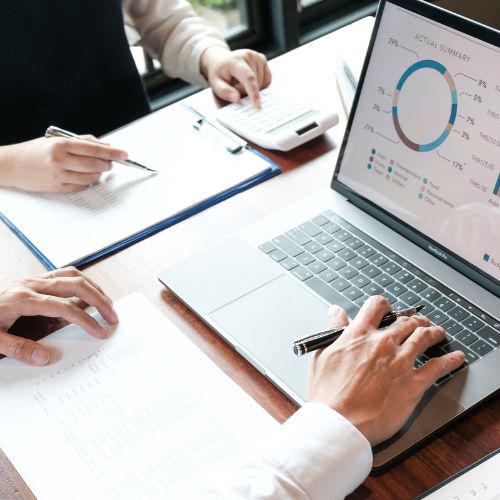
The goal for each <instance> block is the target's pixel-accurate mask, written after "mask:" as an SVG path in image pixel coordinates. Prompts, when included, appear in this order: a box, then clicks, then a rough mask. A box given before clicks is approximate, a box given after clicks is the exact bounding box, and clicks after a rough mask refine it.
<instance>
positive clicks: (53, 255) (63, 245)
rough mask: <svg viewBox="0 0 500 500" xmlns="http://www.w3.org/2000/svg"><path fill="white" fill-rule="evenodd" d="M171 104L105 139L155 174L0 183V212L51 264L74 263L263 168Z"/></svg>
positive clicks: (119, 171) (122, 171) (121, 169)
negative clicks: (84, 184)
mask: <svg viewBox="0 0 500 500" xmlns="http://www.w3.org/2000/svg"><path fill="white" fill-rule="evenodd" d="M195 121H196V115H195V114H194V113H192V112H190V111H188V110H187V109H186V108H185V107H184V106H182V105H180V104H177V105H173V106H170V107H168V108H164V109H162V110H160V111H157V112H156V113H153V114H151V115H149V116H147V117H145V118H143V119H142V120H139V121H137V122H135V123H133V124H132V125H130V126H127V127H125V128H122V129H120V130H118V131H116V132H114V133H112V134H109V135H108V136H106V137H105V140H106V141H108V142H109V143H111V144H113V146H116V147H121V148H123V149H125V150H126V151H127V152H128V154H129V156H130V158H131V159H133V160H135V161H137V162H139V163H141V164H143V165H146V166H148V167H150V168H152V169H154V170H157V171H158V172H159V174H158V175H155V174H151V173H148V172H147V171H143V170H139V169H136V168H132V167H127V166H124V165H121V164H117V163H115V164H114V166H113V169H112V170H111V171H110V172H106V173H105V174H103V176H102V177H101V180H100V182H99V184H97V185H96V186H94V187H91V188H87V189H86V190H84V191H81V192H79V193H70V194H32V193H24V192H20V191H14V190H7V189H2V188H0V200H1V203H0V211H2V212H3V214H4V215H5V216H6V217H7V218H8V219H9V220H10V221H11V222H12V223H13V224H14V225H15V226H16V227H17V228H18V229H19V230H20V231H21V232H22V233H23V234H24V235H25V236H26V237H27V238H28V239H29V240H30V241H31V242H32V243H33V244H34V245H35V246H36V247H37V248H38V249H39V250H40V251H41V253H42V254H44V255H45V257H46V258H47V259H48V260H49V261H51V262H52V263H53V264H54V265H55V266H56V267H63V266H65V265H68V264H71V263H74V262H77V261H78V260H80V259H82V258H83V257H86V256H88V255H92V254H94V253H96V252H97V251H99V250H102V249H104V248H107V247H109V246H111V245H113V244H115V243H117V242H118V241H121V240H123V239H125V238H128V237H129V236H131V235H133V234H135V233H137V232H139V231H142V230H144V229H146V228H149V227H151V226H154V225H155V224H157V223H158V222H160V221H162V220H165V219H167V218H169V217H171V216H173V215H175V214H177V213H179V212H183V211H184V210H185V209H187V208H189V207H192V206H195V205H197V204H198V203H200V202H202V201H204V200H206V199H208V198H211V197H212V196H213V195H216V194H218V193H221V192H224V191H226V190H227V189H229V188H231V187H233V186H235V185H237V184H240V183H241V182H243V181H245V180H247V179H250V178H252V177H254V176H256V175H257V174H259V173H260V172H263V171H265V170H267V169H268V168H269V167H270V164H269V162H268V161H266V160H265V159H263V158H261V157H259V156H257V155H255V154H252V153H249V152H248V151H242V152H240V153H238V154H231V153H229V152H228V151H227V150H226V146H227V144H228V143H229V142H230V141H225V140H224V139H223V138H222V136H220V135H219V134H217V135H216V137H214V134H213V133H212V131H211V130H210V127H209V126H208V125H206V124H205V125H203V126H202V128H201V130H200V131H198V130H196V129H195V128H194V127H193V123H194V122H195Z"/></svg>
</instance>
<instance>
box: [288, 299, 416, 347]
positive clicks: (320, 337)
mask: <svg viewBox="0 0 500 500" xmlns="http://www.w3.org/2000/svg"><path fill="white" fill-rule="evenodd" d="M423 308H424V306H423V305H419V306H416V307H409V308H408V309H402V310H400V311H391V312H388V313H386V314H385V315H384V317H383V318H382V321H381V322H380V324H379V328H385V327H386V326H389V325H391V324H392V323H394V322H395V321H396V320H397V319H398V318H400V317H403V316H406V317H410V316H414V315H415V314H418V313H419V312H420V311H421V310H422V309H423ZM344 330H345V328H334V329H333V330H325V331H324V332H319V333H314V334H313V335H309V336H307V337H304V338H302V339H299V340H296V341H295V342H294V343H293V352H294V353H295V354H296V355H297V356H302V355H303V354H306V353H308V352H311V351H316V350H317V349H321V348H323V347H327V346H329V345H331V344H333V343H334V342H335V341H336V340H337V339H338V338H339V337H340V336H341V335H342V333H343V332H344Z"/></svg>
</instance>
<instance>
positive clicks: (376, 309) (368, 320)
mask: <svg viewBox="0 0 500 500" xmlns="http://www.w3.org/2000/svg"><path fill="white" fill-rule="evenodd" d="M388 312H391V306H390V304H389V302H388V301H387V299H386V298H385V297H382V296H381V295H375V296H373V297H370V298H369V299H368V300H367V301H366V302H365V303H364V304H363V307H362V308H361V309H360V310H359V312H358V314H356V317H355V318H354V320H353V321H352V323H351V326H352V329H353V330H355V331H358V332H360V333H361V334H364V333H367V332H369V331H371V330H378V328H379V325H380V322H381V321H382V318H383V317H384V315H385V314H387V313H388Z"/></svg>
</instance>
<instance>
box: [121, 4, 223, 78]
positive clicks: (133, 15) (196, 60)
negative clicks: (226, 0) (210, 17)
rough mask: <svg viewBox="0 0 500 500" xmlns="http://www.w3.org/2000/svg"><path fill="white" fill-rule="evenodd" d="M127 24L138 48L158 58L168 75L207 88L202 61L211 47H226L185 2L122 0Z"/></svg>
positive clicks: (214, 31) (215, 31) (216, 33)
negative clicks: (131, 27)
mask: <svg viewBox="0 0 500 500" xmlns="http://www.w3.org/2000/svg"><path fill="white" fill-rule="evenodd" d="M122 6H123V11H124V17H125V24H126V25H129V26H130V25H131V26H133V28H134V29H135V30H136V31H137V33H138V34H139V40H138V42H137V43H138V44H139V45H142V46H143V47H144V49H145V50H146V51H147V52H148V53H149V54H150V55H151V56H152V57H154V58H157V59H158V60H159V61H160V62H161V64H162V67H163V70H164V71H165V73H167V75H169V76H171V77H173V78H182V79H183V80H185V81H187V82H189V83H192V84H193V85H198V86H200V87H206V86H207V81H206V80H205V78H204V77H203V75H202V74H201V73H200V57H201V54H202V53H203V51H204V50H205V49H207V48H208V47H212V46H220V47H225V48H228V47H227V44H226V42H225V41H224V38H223V37H222V35H221V34H220V33H219V32H218V31H217V30H215V29H213V28H211V27H210V26H208V25H207V24H206V23H205V21H204V20H202V19H201V18H200V17H199V16H197V15H196V14H195V12H194V11H193V9H192V7H191V5H190V4H189V2H187V1H186V0H122Z"/></svg>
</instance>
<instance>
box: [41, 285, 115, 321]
mask: <svg viewBox="0 0 500 500" xmlns="http://www.w3.org/2000/svg"><path fill="white" fill-rule="evenodd" d="M41 283H43V286H41V287H37V290H36V291H37V292H38V293H43V294H45V295H52V296H56V297H65V298H71V297H77V298H79V299H82V300H83V301H84V302H85V303H87V304H89V305H90V306H94V307H95V308H97V310H98V311H99V312H100V314H101V316H102V317H103V318H104V319H105V320H106V321H107V322H108V323H116V322H117V321H118V315H117V314H116V312H115V310H114V309H113V303H112V302H111V300H110V299H109V298H108V297H106V296H105V295H103V294H102V293H101V292H99V290H97V289H96V288H95V287H94V286H92V284H91V283H89V281H87V280H86V279H85V278H84V277H83V276H80V277H76V278H73V277H72V278H53V279H51V280H42V281H41Z"/></svg>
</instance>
